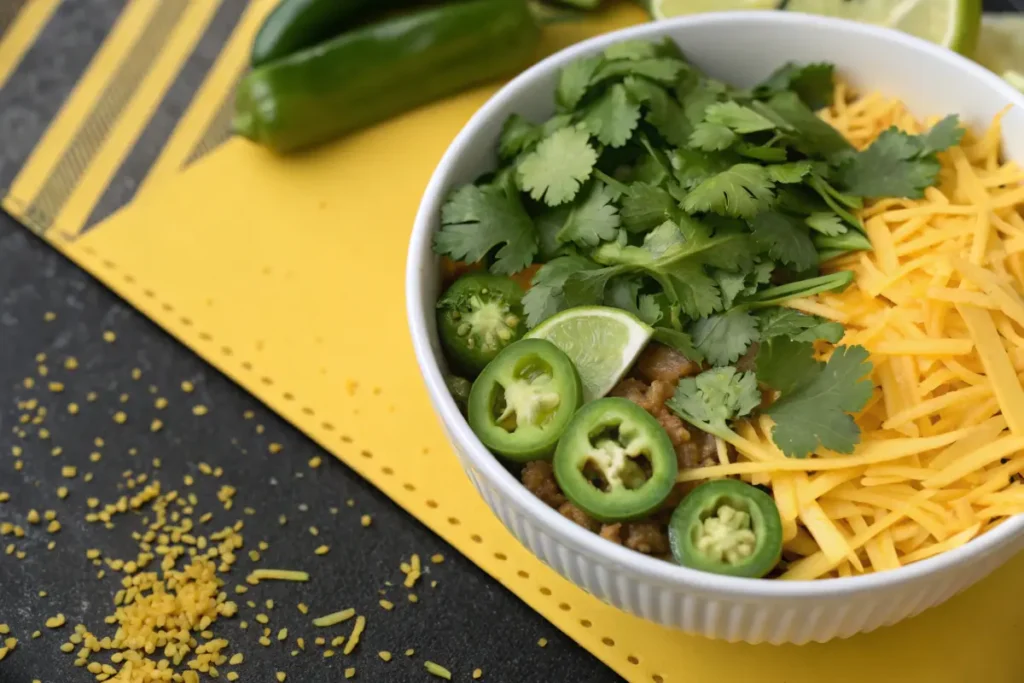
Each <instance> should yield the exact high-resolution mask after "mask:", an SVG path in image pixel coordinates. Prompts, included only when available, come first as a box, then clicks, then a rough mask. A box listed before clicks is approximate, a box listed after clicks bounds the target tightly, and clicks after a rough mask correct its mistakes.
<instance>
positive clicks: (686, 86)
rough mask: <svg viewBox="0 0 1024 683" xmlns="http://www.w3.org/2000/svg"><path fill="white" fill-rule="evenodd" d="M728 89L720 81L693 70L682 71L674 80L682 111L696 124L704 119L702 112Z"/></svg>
mask: <svg viewBox="0 0 1024 683" xmlns="http://www.w3.org/2000/svg"><path fill="white" fill-rule="evenodd" d="M728 91H729V87H728V86H727V85H725V84H724V83H722V82H720V81H716V80H714V79H712V78H707V77H704V76H701V75H700V74H698V73H695V72H693V71H690V72H687V73H684V74H683V75H682V76H681V77H680V78H679V80H678V81H677V82H676V93H675V94H676V97H677V98H678V99H679V102H681V103H682V105H683V113H684V114H685V115H686V118H687V120H689V121H690V123H692V124H694V125H696V124H697V123H700V122H701V121H703V120H704V112H705V111H707V108H708V107H710V106H711V105H712V104H714V103H715V102H718V101H719V100H720V99H721V98H722V96H724V95H725V94H726V93H727V92H728Z"/></svg>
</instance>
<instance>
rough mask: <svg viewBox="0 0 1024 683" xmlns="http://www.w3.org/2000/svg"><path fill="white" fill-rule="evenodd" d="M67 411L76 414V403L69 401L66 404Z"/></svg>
mask: <svg viewBox="0 0 1024 683" xmlns="http://www.w3.org/2000/svg"><path fill="white" fill-rule="evenodd" d="M68 413H70V414H71V415H78V404H77V403H69V404H68Z"/></svg>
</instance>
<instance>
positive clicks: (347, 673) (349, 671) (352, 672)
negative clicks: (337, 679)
mask: <svg viewBox="0 0 1024 683" xmlns="http://www.w3.org/2000/svg"><path fill="white" fill-rule="evenodd" d="M355 675H356V669H355V667H353V666H350V667H348V668H347V669H345V678H353V677H354V676H355Z"/></svg>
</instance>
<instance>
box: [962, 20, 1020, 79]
mask: <svg viewBox="0 0 1024 683" xmlns="http://www.w3.org/2000/svg"><path fill="white" fill-rule="evenodd" d="M974 59H975V60H977V61H978V63H979V64H981V65H982V66H984V67H987V68H989V69H991V70H992V71H995V72H996V73H997V74H1001V75H1002V76H1003V78H1005V79H1006V80H1008V81H1010V83H1011V84H1013V85H1015V86H1016V87H1018V88H1019V87H1020V85H1019V82H1017V83H1015V82H1014V80H1013V79H1014V75H1016V77H1017V78H1020V74H1021V71H1024V15H1020V14H986V15H985V16H984V17H983V18H982V20H981V34H980V35H979V36H978V49H977V51H975V53H974Z"/></svg>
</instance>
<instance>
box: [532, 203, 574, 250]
mask: <svg viewBox="0 0 1024 683" xmlns="http://www.w3.org/2000/svg"><path fill="white" fill-rule="evenodd" d="M570 211H572V204H562V205H561V206H556V207H553V208H550V209H548V210H547V211H544V212H543V213H541V214H539V215H537V216H536V217H534V219H533V224H534V226H535V227H536V228H537V242H538V245H539V246H540V250H539V252H538V253H539V254H540V260H541V261H550V260H551V259H553V258H555V257H556V256H558V255H559V254H560V253H561V252H562V249H563V247H564V246H565V242H563V241H562V240H561V239H559V237H558V233H559V232H561V230H562V226H564V225H565V221H566V219H568V218H569V212H570Z"/></svg>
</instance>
